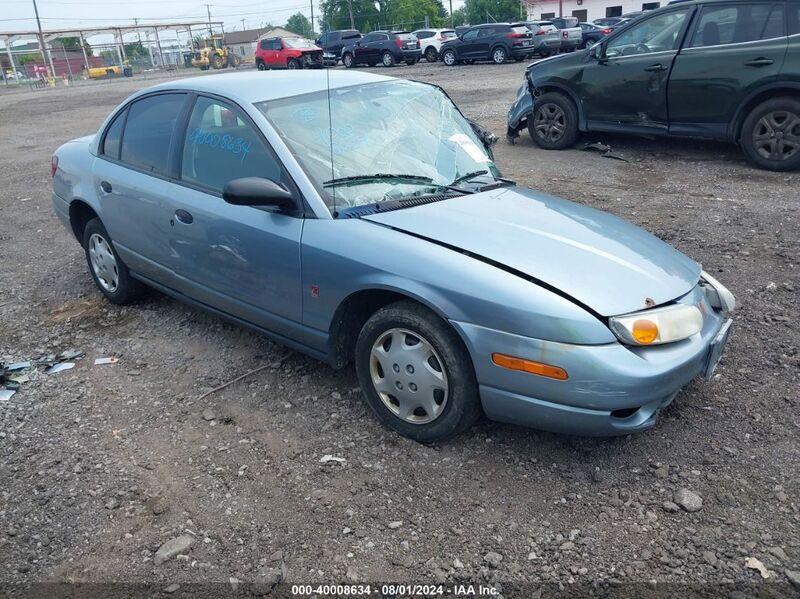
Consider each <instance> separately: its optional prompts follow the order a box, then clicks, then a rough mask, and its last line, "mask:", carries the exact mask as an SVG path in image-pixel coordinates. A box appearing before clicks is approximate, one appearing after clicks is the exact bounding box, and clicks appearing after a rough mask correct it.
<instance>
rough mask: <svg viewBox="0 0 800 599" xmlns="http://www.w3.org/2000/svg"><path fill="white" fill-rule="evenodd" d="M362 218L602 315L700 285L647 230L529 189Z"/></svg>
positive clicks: (683, 259) (695, 267)
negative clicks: (524, 280)
mask: <svg viewBox="0 0 800 599" xmlns="http://www.w3.org/2000/svg"><path fill="white" fill-rule="evenodd" d="M364 218H365V219H366V220H369V221H373V222H376V223H380V224H382V225H386V226H389V227H392V228H394V229H397V230H399V231H403V232H406V233H410V234H413V235H416V236H419V237H422V238H424V239H426V240H428V241H431V242H434V243H440V244H442V245H446V246H449V247H452V248H454V249H456V250H460V251H466V252H468V253H469V254H471V255H473V256H475V257H476V258H478V259H483V260H487V261H490V262H491V263H494V264H496V265H497V266H498V267H501V268H506V269H509V270H511V271H512V272H513V271H515V272H517V273H518V274H520V275H521V276H525V277H530V278H533V279H535V280H536V281H538V282H540V283H541V284H543V285H545V286H547V287H550V288H555V289H557V290H558V291H559V292H560V293H562V294H565V295H567V296H569V297H570V298H572V299H573V300H575V301H577V302H578V303H580V304H583V305H584V306H586V307H588V308H590V309H591V310H593V311H594V312H596V313H597V314H600V315H602V316H612V315H617V314H625V313H628V312H634V311H637V310H642V309H644V308H646V307H650V306H652V305H659V304H663V303H665V302H669V301H671V300H674V299H676V298H678V297H680V296H682V295H685V294H686V293H688V292H689V291H690V290H691V289H692V288H693V287H694V286H695V285H696V284H697V282H698V280H699V278H700V270H701V269H700V265H699V264H697V263H696V262H695V261H693V260H691V259H690V258H688V257H687V256H685V255H684V254H682V253H680V252H679V251H677V250H676V249H674V248H673V247H672V246H670V245H668V244H666V243H664V242H663V241H661V240H660V239H658V238H657V237H655V236H654V235H651V234H650V233H648V232H647V231H645V230H643V229H640V228H639V227H636V226H634V225H632V224H630V223H628V222H626V221H624V220H622V219H620V218H617V217H616V216H613V215H611V214H608V213H606V212H602V211H600V210H595V209H593V208H588V207H586V206H582V205H579V204H575V203H573V202H569V201H567V200H562V199H559V198H555V197H552V196H548V195H544V194H540V193H538V192H535V191H533V190H529V189H524V188H505V189H497V190H493V191H487V192H483V193H476V194H472V195H465V196H459V197H456V198H451V199H448V200H443V201H440V202H434V203H431V204H424V205H421V206H417V207H414V208H406V209H402V210H394V211H389V212H384V213H377V214H373V215H369V216H366V217H364Z"/></svg>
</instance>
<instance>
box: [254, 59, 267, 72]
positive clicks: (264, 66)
mask: <svg viewBox="0 0 800 599" xmlns="http://www.w3.org/2000/svg"><path fill="white" fill-rule="evenodd" d="M256 67H258V70H259V71H266V70H267V64H266V63H265V62H264V61H263V60H259V61H257V62H256Z"/></svg>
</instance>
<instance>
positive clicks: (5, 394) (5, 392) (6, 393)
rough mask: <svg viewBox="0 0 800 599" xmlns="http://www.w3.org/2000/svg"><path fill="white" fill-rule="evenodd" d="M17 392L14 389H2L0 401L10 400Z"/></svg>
mask: <svg viewBox="0 0 800 599" xmlns="http://www.w3.org/2000/svg"><path fill="white" fill-rule="evenodd" d="M14 393H16V391H14V390H12V389H0V401H8V400H9V399H11V397H12V396H13V395H14Z"/></svg>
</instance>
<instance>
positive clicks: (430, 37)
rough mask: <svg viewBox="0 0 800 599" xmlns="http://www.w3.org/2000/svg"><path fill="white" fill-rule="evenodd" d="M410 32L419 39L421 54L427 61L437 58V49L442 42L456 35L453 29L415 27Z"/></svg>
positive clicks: (440, 46) (434, 60) (433, 60)
mask: <svg viewBox="0 0 800 599" xmlns="http://www.w3.org/2000/svg"><path fill="white" fill-rule="evenodd" d="M411 33H412V34H414V35H415V36H416V37H417V39H418V40H419V43H420V47H421V49H422V55H423V56H424V57H425V60H427V61H428V62H436V61H437V60H439V50H440V49H441V48H442V42H444V41H446V40H449V39H454V38H455V37H456V32H455V30H453V29H417V30H416V31H412V32H411Z"/></svg>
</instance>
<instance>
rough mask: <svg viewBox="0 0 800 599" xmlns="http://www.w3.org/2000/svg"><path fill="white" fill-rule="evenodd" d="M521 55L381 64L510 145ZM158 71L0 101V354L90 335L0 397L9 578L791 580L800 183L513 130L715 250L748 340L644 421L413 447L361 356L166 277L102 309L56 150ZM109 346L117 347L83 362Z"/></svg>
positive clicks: (736, 164) (528, 170)
mask: <svg viewBox="0 0 800 599" xmlns="http://www.w3.org/2000/svg"><path fill="white" fill-rule="evenodd" d="M375 70H376V71H378V72H381V73H383V72H384V70H381V69H375ZM523 70H524V65H522V64H510V65H503V66H493V65H475V66H472V67H466V66H465V67H458V68H447V67H444V66H443V65H427V64H419V65H416V66H415V67H397V68H395V69H393V70H392V71H391V73H392V74H393V75H396V76H399V77H409V78H416V79H420V80H425V81H433V82H436V83H438V84H440V85H442V86H443V87H444V89H445V90H446V91H447V92H448V93H449V94H450V95H451V97H452V98H453V99H454V100H455V101H456V102H457V103H458V104H459V105H460V107H461V108H462V109H463V110H464V112H465V113H466V114H467V115H468V116H470V117H472V118H475V119H476V120H478V121H479V122H481V123H482V124H484V125H485V126H488V127H489V128H490V129H491V130H493V131H494V132H495V133H497V134H498V135H500V136H501V137H502V136H503V134H504V133H505V112H506V110H507V108H508V106H509V105H510V103H511V100H512V99H513V96H514V92H515V90H516V88H517V87H518V85H519V83H520V82H521V80H522V74H523ZM265 76H266V75H265ZM149 83H150V81H142V80H140V79H133V80H122V81H114V82H107V83H97V84H95V83H92V84H86V85H84V86H80V87H75V88H68V89H56V90H42V91H35V92H33V91H15V92H11V93H0V138H1V139H3V140H4V143H3V145H4V148H5V151H4V152H3V153H2V155H0V172H2V179H3V185H2V186H0V263H1V264H2V267H0V331H2V333H1V334H0V360H4V361H17V360H24V359H31V358H37V357H39V356H40V355H43V354H57V353H59V352H61V351H64V350H69V349H71V348H77V349H79V350H81V351H83V352H85V355H84V357H82V358H80V359H77V360H76V361H75V363H76V366H75V368H74V369H72V370H68V371H64V372H60V373H58V374H52V375H46V374H44V373H43V372H42V370H41V369H38V370H34V371H32V372H31V373H30V375H29V376H30V381H28V382H26V383H24V384H23V385H22V388H21V390H20V391H19V392H18V393H17V394H16V395H15V396H14V397H13V398H12V399H11V400H10V401H8V402H2V403H0V481H2V482H1V483H0V582H2V583H5V584H6V585H9V584H12V583H32V582H42V581H56V582H59V581H69V582H75V581H80V582H109V581H116V582H132V583H151V584H153V585H155V588H157V589H166V591H168V592H169V591H175V590H176V586H175V585H181V587H180V588H178V591H177V594H181V593H183V592H186V591H187V590H188V589H190V588H196V587H191V586H190V584H191V583H197V582H217V583H221V584H225V585H226V586H225V587H220V588H224V589H233V588H235V587H236V585H237V584H239V583H237V581H241V584H242V585H244V584H246V583H251V582H256V583H264V584H266V585H267V586H266V588H269V587H271V585H272V584H274V583H275V582H276V581H278V580H281V579H285V580H287V581H290V582H373V583H374V582H378V581H405V582H416V583H433V582H443V583H444V582H446V583H447V584H451V583H454V582H463V581H472V582H484V583H494V584H497V585H498V588H500V589H502V590H503V591H504V594H505V595H506V596H511V595H515V594H525V595H526V596H529V595H530V594H531V593H529V592H528V591H532V590H533V587H529V588H528V589H527V591H526V590H525V589H526V587H524V586H519V585H523V584H524V583H536V584H552V585H553V586H548V587H547V588H548V589H551V590H553V591H558V590H559V589H560V590H564V589H566V592H571V593H575V592H577V591H581V592H586V593H589V592H590V591H591V592H595V591H596V592H597V593H601V594H602V593H604V592H607V590H608V589H611V590H616V591H617V592H622V590H623V589H628V590H629V591H631V593H630V594H637V593H643V592H645V591H647V590H650V591H652V590H653V588H661V589H664V588H667V589H673V590H674V589H675V588H677V587H670V586H669V585H661V586H658V587H653V586H644V587H637V586H636V585H633V584H631V585H625V583H634V582H638V583H652V582H659V583H682V584H687V585H690V586H689V587H688V588H690V589H696V590H697V589H699V590H702V591H703V592H707V593H710V594H712V595H716V594H723V593H724V594H725V595H728V596H730V595H733V596H736V593H740V594H739V596H744V595H743V594H741V593H742V592H744V593H745V594H751V593H752V592H754V589H752V588H749V590H748V586H749V585H754V584H761V583H762V581H763V582H764V583H766V582H769V583H772V584H763V585H762V588H761V589H760V591H761V592H767V591H769V592H771V593H772V594H786V595H788V594H790V593H792V592H793V586H792V584H794V585H800V572H799V571H800V510H799V508H800V497H799V496H798V491H799V490H800V477H799V476H798V472H799V471H800V469H799V468H798V464H800V444H798V427H799V426H800V417H799V416H798V411H799V410H798V408H800V398H799V397H798V388H800V386H799V385H798V367H799V366H800V354H798V345H800V343H799V341H800V335H798V325H797V323H796V321H795V320H794V318H795V317H796V315H797V313H798V308H800V302H799V301H798V294H797V289H798V287H800V280H798V265H797V260H798V249H800V247H799V246H800V243H799V241H798V240H799V239H800V235H798V225H799V224H800V223H798V214H799V212H798V208H799V207H800V191H798V190H800V173H794V174H779V173H770V172H765V171H759V170H755V169H754V168H752V167H750V166H748V165H747V164H746V163H745V161H744V160H743V158H742V156H741V155H740V153H739V151H738V150H737V149H736V148H735V147H732V146H728V145H724V144H712V143H707V142H702V143H701V142H687V141H672V140H669V141H663V140H660V141H648V140H644V139H636V138H626V137H616V136H609V135H602V136H592V137H590V138H589V140H590V141H603V142H606V143H610V144H611V145H612V146H613V148H614V151H615V153H616V154H618V155H620V156H622V157H623V158H625V159H626V160H627V161H617V160H612V159H609V158H605V157H602V156H600V155H599V154H597V153H593V152H586V151H581V150H579V149H574V150H570V151H564V152H547V151H543V150H539V149H538V148H536V147H535V146H534V145H533V144H532V142H531V141H530V138H529V137H528V136H527V134H523V136H522V137H521V138H520V140H519V142H518V144H517V145H516V146H511V145H509V144H508V143H506V142H505V141H504V140H501V141H500V143H499V144H498V145H497V146H496V152H495V153H496V158H497V162H498V164H499V166H500V168H501V169H502V170H503V172H504V174H505V175H506V176H508V177H510V178H513V179H515V180H517V181H518V183H519V184H521V185H527V186H531V187H534V188H537V189H541V190H542V191H545V192H548V193H553V194H556V195H561V196H565V197H568V198H572V199H574V200H576V201H579V202H582V203H585V204H589V205H592V206H594V207H596V208H600V209H603V210H607V211H610V212H613V213H615V214H618V215H621V216H623V217H625V218H627V219H629V220H631V221H633V222H635V223H637V224H638V225H640V226H642V227H644V228H646V229H648V230H650V231H651V232H653V233H655V234H656V235H658V236H659V237H661V238H662V239H665V240H666V241H668V242H669V243H671V244H673V245H675V246H676V247H678V248H679V249H680V250H681V251H683V252H685V253H687V254H688V255H690V256H692V257H693V258H694V259H696V260H698V261H700V262H702V263H703V265H704V266H705V268H706V269H707V270H709V271H710V272H711V273H712V274H714V275H715V276H717V277H718V278H719V279H720V280H722V281H723V282H724V283H725V284H726V285H728V286H729V287H730V289H731V290H732V291H733V292H734V293H735V295H736V297H737V299H738V301H739V305H740V307H739V309H738V311H737V312H736V315H735V324H734V332H733V335H732V338H731V340H730V343H729V345H728V349H727V353H726V355H725V357H724V359H723V362H722V364H721V366H720V368H719V370H718V373H717V374H716V375H715V376H714V378H713V380H712V381H710V382H708V383H703V382H700V381H696V382H693V383H692V384H690V385H689V386H688V387H687V388H686V389H685V390H684V391H683V392H682V393H681V394H680V395H679V397H678V398H677V400H676V401H675V402H674V403H673V404H672V406H671V407H670V408H668V409H667V410H666V411H665V412H664V413H663V415H662V417H661V419H660V421H659V423H658V425H657V426H656V427H655V428H654V429H652V430H650V431H649V432H646V433H643V434H640V435H636V436H630V437H622V438H614V439H583V438H574V437H567V436H560V435H553V434H548V433H542V432H537V431H532V430H526V429H522V428H516V427H511V426H506V425H500V424H495V423H490V422H482V423H481V424H479V425H478V426H476V427H475V428H474V430H472V431H471V432H469V433H468V434H465V435H463V436H461V437H459V438H457V439H455V440H453V441H451V442H448V443H446V444H441V445H434V446H423V445H419V444H416V443H414V442H412V441H409V440H406V439H403V438H401V437H399V436H397V435H395V434H393V433H391V432H388V431H387V430H386V429H384V428H382V427H381V426H380V425H379V424H378V423H377V421H376V420H375V419H374V418H373V417H372V415H371V413H370V412H369V411H368V409H367V408H366V407H365V404H364V403H363V402H362V400H361V398H360V395H359V392H358V390H357V383H356V380H355V376H354V373H353V372H352V370H345V371H342V372H334V371H333V370H331V369H330V368H329V367H327V366H325V365H323V364H320V363H318V362H316V361H314V360H312V359H310V358H307V357H305V356H303V355H301V354H299V353H296V352H292V351H289V350H287V349H285V348H282V347H280V346H278V345H275V344H273V343H271V342H270V341H268V340H266V339H264V338H262V337H260V336H258V335H256V334H253V333H251V332H249V331H246V330H243V329H241V328H237V327H236V326H232V325H230V324H228V323H226V322H223V321H222V320H220V319H218V318H216V317H214V316H210V315H208V314H205V313H203V312H200V311H197V310H195V309H192V308H189V307H186V306H184V305H182V304H180V303H178V302H176V301H173V300H171V299H169V298H166V297H164V296H161V295H159V294H156V293H152V294H151V295H150V297H149V298H148V299H146V300H145V301H143V302H141V303H140V304H138V305H135V306H131V307H124V308H120V307H116V306H112V305H110V304H108V303H106V302H105V301H103V299H101V296H100V294H99V292H98V291H96V290H95V288H94V287H93V285H92V282H91V280H90V278H89V275H88V274H87V272H86V266H85V262H84V258H83V254H82V251H81V249H80V248H79V246H78V244H77V243H76V242H75V240H74V239H73V238H72V237H71V235H70V234H68V233H67V231H66V230H64V229H63V228H62V227H61V225H60V223H59V222H58V221H57V220H56V217H55V216H54V215H53V212H52V209H51V206H50V198H49V193H50V191H49V190H50V180H49V179H50V178H49V172H48V170H49V160H50V155H51V153H52V151H53V150H54V149H55V148H56V147H58V146H59V145H60V144H61V143H63V142H65V141H66V140H68V139H70V138H73V137H76V136H80V135H85V134H88V133H91V132H94V131H95V130H96V129H97V126H98V125H99V124H100V122H101V121H102V119H103V118H104V117H105V116H106V115H107V114H108V112H109V111H110V110H111V109H112V108H113V107H114V106H115V105H116V104H118V103H119V102H120V101H122V100H123V99H124V98H125V97H126V96H127V95H128V94H129V93H130V92H132V91H134V90H135V89H138V88H139V87H142V86H144V85H148V84H149ZM103 356H117V357H119V362H118V363H116V364H112V365H106V366H94V365H93V360H94V358H96V357H103ZM262 365H266V368H265V369H264V370H262V371H260V372H258V373H257V374H255V375H253V376H251V377H249V378H247V379H245V380H243V381H241V382H238V383H235V384H233V385H231V386H229V387H227V388H226V389H224V390H222V391H219V392H216V393H213V394H211V395H209V396H207V397H205V398H203V399H199V398H200V396H202V395H203V394H204V393H205V392H207V391H209V390H210V389H212V388H214V387H216V386H218V385H220V384H222V383H224V382H226V381H229V380H231V379H233V378H235V377H237V376H238V375H240V374H243V373H245V372H247V371H248V370H250V369H253V368H256V367H259V366H262ZM326 455H331V456H334V457H336V458H342V460H341V461H339V460H330V461H327V462H325V463H323V462H322V458H323V456H326ZM700 500H702V503H700ZM167 542H170V544H168V545H167V546H164V544H165V543H167ZM170 585H172V586H170ZM227 585H232V586H227ZM7 588H8V587H7ZM737 589H738V590H737ZM796 590H797V589H796V587H794V592H796ZM682 592H683V591H682ZM1 594H2V592H0V595H1Z"/></svg>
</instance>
